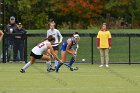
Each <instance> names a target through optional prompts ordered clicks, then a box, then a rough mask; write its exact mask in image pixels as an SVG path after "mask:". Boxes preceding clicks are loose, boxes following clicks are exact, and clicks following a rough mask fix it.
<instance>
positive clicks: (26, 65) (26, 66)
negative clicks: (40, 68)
mask: <svg viewBox="0 0 140 93" xmlns="http://www.w3.org/2000/svg"><path fill="white" fill-rule="evenodd" d="M30 65H31V62H30V61H29V62H28V63H27V64H25V66H24V67H23V68H22V69H24V70H26V69H27V68H28V67H29V66H30Z"/></svg>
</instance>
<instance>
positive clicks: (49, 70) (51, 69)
mask: <svg viewBox="0 0 140 93" xmlns="http://www.w3.org/2000/svg"><path fill="white" fill-rule="evenodd" d="M47 71H48V72H53V71H55V69H53V68H50V69H47Z"/></svg>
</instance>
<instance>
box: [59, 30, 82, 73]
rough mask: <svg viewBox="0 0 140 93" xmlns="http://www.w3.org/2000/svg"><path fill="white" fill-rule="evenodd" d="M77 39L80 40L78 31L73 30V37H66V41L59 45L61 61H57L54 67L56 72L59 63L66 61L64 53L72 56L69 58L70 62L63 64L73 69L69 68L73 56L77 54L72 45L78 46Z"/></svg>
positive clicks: (73, 58) (72, 61) (73, 59)
mask: <svg viewBox="0 0 140 93" xmlns="http://www.w3.org/2000/svg"><path fill="white" fill-rule="evenodd" d="M79 40H80V36H79V34H78V32H75V33H74V34H73V37H71V38H68V39H67V40H66V41H64V42H63V44H62V46H61V61H62V63H61V62H59V63H58V65H57V67H56V72H58V70H59V68H60V67H61V65H63V63H64V62H65V61H66V54H70V55H72V58H71V59H70V62H69V63H68V64H66V63H65V65H66V66H67V67H69V68H70V70H71V71H72V70H73V69H72V68H71V66H72V64H73V63H74V61H75V56H76V55H77V53H76V51H75V50H74V49H73V46H74V45H77V46H78V42H79Z"/></svg>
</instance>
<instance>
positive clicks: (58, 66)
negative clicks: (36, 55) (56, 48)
mask: <svg viewBox="0 0 140 93" xmlns="http://www.w3.org/2000/svg"><path fill="white" fill-rule="evenodd" d="M62 65H63V63H60V62H58V64H57V66H56V72H58V70H59V68H60V67H61V66H62Z"/></svg>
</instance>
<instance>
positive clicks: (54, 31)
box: [47, 21, 63, 67]
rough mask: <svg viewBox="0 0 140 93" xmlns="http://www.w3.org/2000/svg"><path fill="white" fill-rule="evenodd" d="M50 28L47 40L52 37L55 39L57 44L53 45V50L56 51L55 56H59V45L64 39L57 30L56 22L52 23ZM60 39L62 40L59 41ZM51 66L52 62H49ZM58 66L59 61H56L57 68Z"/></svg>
mask: <svg viewBox="0 0 140 93" xmlns="http://www.w3.org/2000/svg"><path fill="white" fill-rule="evenodd" d="M49 26H50V29H49V30H48V31H47V38H48V37H49V36H50V35H52V36H53V37H55V43H54V44H53V45H52V47H53V50H54V52H55V54H56V55H57V54H58V50H59V44H60V43H61V42H62V39H63V37H62V35H61V33H60V31H59V30H57V29H55V22H54V21H52V22H50V24H49ZM59 38H60V40H59ZM49 64H50V62H49ZM57 65H58V61H57V60H55V67H56V66H57Z"/></svg>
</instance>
